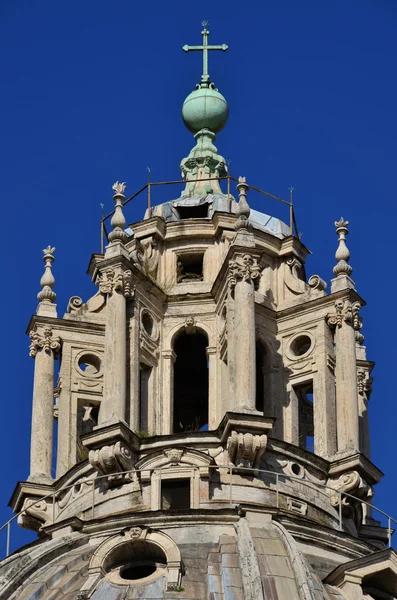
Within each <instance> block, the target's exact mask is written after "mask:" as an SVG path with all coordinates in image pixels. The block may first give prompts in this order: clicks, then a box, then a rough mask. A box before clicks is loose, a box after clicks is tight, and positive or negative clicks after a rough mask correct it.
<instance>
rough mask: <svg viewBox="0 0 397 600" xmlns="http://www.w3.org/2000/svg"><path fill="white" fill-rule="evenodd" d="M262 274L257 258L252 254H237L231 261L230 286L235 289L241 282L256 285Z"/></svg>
mask: <svg viewBox="0 0 397 600" xmlns="http://www.w3.org/2000/svg"><path fill="white" fill-rule="evenodd" d="M260 272H261V268H260V266H259V265H258V259H257V258H255V257H254V256H251V254H236V256H235V258H234V259H231V260H230V261H229V276H228V279H229V286H230V287H231V288H234V287H235V286H236V284H237V282H238V281H239V280H240V281H247V282H253V283H256V280H257V279H258V278H259V275H260Z"/></svg>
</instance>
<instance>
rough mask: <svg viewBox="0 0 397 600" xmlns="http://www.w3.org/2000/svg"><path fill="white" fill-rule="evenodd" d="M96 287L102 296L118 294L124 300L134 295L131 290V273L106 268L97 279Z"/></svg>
mask: <svg viewBox="0 0 397 600" xmlns="http://www.w3.org/2000/svg"><path fill="white" fill-rule="evenodd" d="M97 283H98V286H99V290H100V292H101V293H102V294H105V295H110V294H113V292H114V291H115V292H120V293H122V294H123V295H124V296H125V297H126V298H131V297H132V296H133V295H134V292H133V288H132V274H131V271H116V270H115V269H111V268H108V269H106V270H105V271H104V272H103V273H101V274H100V276H99V277H98V281H97Z"/></svg>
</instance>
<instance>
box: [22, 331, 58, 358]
mask: <svg viewBox="0 0 397 600" xmlns="http://www.w3.org/2000/svg"><path fill="white" fill-rule="evenodd" d="M29 337H30V340H31V343H30V346H29V356H32V357H33V358H34V357H35V356H36V355H37V353H38V352H39V350H41V349H43V350H44V352H46V353H47V354H51V352H53V353H54V354H55V355H57V354H58V352H59V350H60V348H61V338H60V337H58V336H55V337H54V336H53V335H52V329H51V327H49V326H48V325H47V326H45V327H43V329H42V331H41V332H40V333H39V332H38V331H31V332H30V334H29Z"/></svg>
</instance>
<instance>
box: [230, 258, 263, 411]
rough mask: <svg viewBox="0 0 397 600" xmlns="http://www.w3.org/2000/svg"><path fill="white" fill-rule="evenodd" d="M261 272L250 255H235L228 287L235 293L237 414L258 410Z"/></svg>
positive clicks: (255, 259)
mask: <svg viewBox="0 0 397 600" xmlns="http://www.w3.org/2000/svg"><path fill="white" fill-rule="evenodd" d="M259 273H260V269H259V265H258V261H257V257H256V256H255V255H252V254H251V253H248V252H247V253H244V254H235V255H234V258H233V259H232V260H230V262H229V283H230V286H231V288H232V289H233V290H234V355H235V365H234V375H235V406H236V410H237V411H238V410H240V409H245V410H252V411H254V410H255V400H256V398H255V388H256V362H255V360H256V348H255V288H254V281H255V279H256V278H257V277H258V276H259Z"/></svg>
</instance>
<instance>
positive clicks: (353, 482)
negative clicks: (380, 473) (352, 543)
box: [327, 471, 372, 527]
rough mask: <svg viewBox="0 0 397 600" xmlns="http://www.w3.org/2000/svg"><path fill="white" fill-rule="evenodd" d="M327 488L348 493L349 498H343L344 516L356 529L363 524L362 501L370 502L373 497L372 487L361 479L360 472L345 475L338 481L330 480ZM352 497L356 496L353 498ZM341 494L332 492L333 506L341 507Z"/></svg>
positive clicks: (350, 472)
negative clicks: (350, 520) (351, 521)
mask: <svg viewBox="0 0 397 600" xmlns="http://www.w3.org/2000/svg"><path fill="white" fill-rule="evenodd" d="M327 486H328V487H331V488H333V489H334V490H337V491H338V492H346V493H348V494H349V496H344V495H343V496H342V501H341V504H342V514H343V516H344V517H345V518H347V519H352V520H353V521H354V524H355V526H356V527H359V526H360V525H361V523H362V505H361V502H360V500H364V501H368V499H369V497H370V496H371V493H372V489H371V486H370V485H369V484H368V483H367V482H366V481H365V480H364V479H363V478H362V477H361V475H360V474H359V473H358V471H349V472H347V473H343V474H342V475H340V477H338V479H329V480H328V482H327ZM351 496H354V498H352V497H351ZM339 497H340V494H338V493H333V492H330V499H331V504H332V506H334V507H338V506H339Z"/></svg>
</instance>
